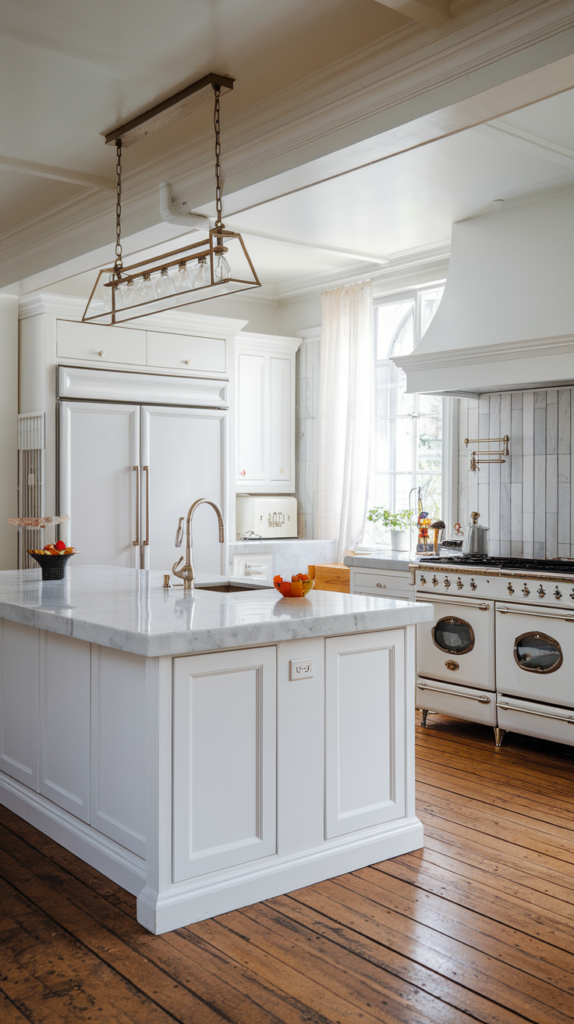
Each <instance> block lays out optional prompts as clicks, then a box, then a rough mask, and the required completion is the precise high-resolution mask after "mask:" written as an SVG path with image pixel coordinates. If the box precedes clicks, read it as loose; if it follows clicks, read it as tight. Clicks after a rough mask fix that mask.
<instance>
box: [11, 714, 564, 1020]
mask: <svg viewBox="0 0 574 1024" xmlns="http://www.w3.org/2000/svg"><path fill="white" fill-rule="evenodd" d="M429 726H430V727H429V728H428V729H427V730H423V729H420V728H418V729H417V747H418V802H419V814H420V817H421V818H422V820H423V821H424V824H425V831H426V847H425V849H424V850H421V851H418V852H416V853H412V854H408V855H406V856H403V857H397V858H396V859H394V860H391V861H386V862H384V863H382V864H376V865H373V866H372V867H368V868H364V869H363V870H361V871H356V872H353V873H352V874H349V875H344V876H342V877H340V878H337V879H333V880H332V881H328V882H323V883H320V884H319V885H314V886H311V887H309V888H307V889H301V890H299V891H297V892H293V893H291V894H289V895H288V896H282V897H279V898H277V899H273V900H269V901H268V902H266V903H260V904H257V905H255V906H252V907H247V908H246V909H244V910H242V911H236V912H234V913H230V914H225V915H223V916H222V917H218V918H216V919H214V920H212V921H205V922H203V923H201V924H198V925H193V926H191V927H189V928H182V929H180V930H179V931H176V932H172V933H170V934H168V935H163V936H152V935H149V934H148V933H147V932H144V931H143V930H142V929H141V928H140V927H139V925H138V924H137V922H136V920H135V899H134V898H133V897H131V896H129V895H128V894H126V893H125V892H124V891H123V890H122V889H120V888H118V887H117V886H115V885H114V884H113V883H112V882H110V881H108V880H107V879H106V878H104V877H103V876H102V875H99V874H98V872H96V871H94V870H93V869H91V868H89V867H88V866H87V865H85V864H83V863H82V862H81V861H79V860H77V859H76V858H75V857H74V856H72V854H70V853H67V852H66V851H65V850H63V849H62V848H61V847H59V846H57V845H56V844H55V843H53V842H52V841H51V840H49V839H47V838H46V837H45V836H43V835H42V834H41V833H40V832H37V831H36V830H35V829H34V828H32V827H31V826H29V825H27V824H26V823H25V822H23V821H22V820H21V819H19V818H17V817H15V816H14V815H13V814H11V813H10V812H9V811H7V810H5V809H4V808H0V908H1V924H0V1021H1V1022H2V1024H12V1022H14V1024H17V1022H24V1021H28V1022H32V1024H44V1022H46V1024H56V1022H57V1024H77V1022H82V1021H101V1022H106V1024H107V1022H113V1024H116V1022H117V1024H124V1022H125V1024H128V1022H133V1024H156V1022H157V1024H168V1022H173V1021H180V1022H182V1024H221V1022H222V1021H228V1022H237V1024H274V1022H283V1024H373V1022H375V1021H376V1022H389V1024H399V1022H402V1024H470V1022H471V1021H483V1022H485V1024H518V1022H523V1021H532V1022H535V1024H562V1022H566V1021H572V1020H574V927H573V920H574V813H573V812H574V786H573V783H574V748H569V747H559V746H556V745H553V744H550V743H543V742H538V741H534V740H528V739H526V738H525V737H520V736H508V737H505V743H504V746H503V747H502V748H501V749H499V750H497V749H496V748H495V746H494V741H493V735H492V730H491V729H485V728H482V727H481V726H474V725H467V724H464V723H461V722H454V721H453V720H452V719H446V718H442V717H440V716H438V715H429Z"/></svg>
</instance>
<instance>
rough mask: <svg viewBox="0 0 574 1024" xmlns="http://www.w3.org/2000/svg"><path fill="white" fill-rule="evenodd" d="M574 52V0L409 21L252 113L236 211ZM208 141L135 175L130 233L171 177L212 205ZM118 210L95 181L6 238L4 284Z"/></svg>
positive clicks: (445, 127) (439, 128) (150, 219)
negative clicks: (432, 21) (425, 22)
mask: <svg viewBox="0 0 574 1024" xmlns="http://www.w3.org/2000/svg"><path fill="white" fill-rule="evenodd" d="M573 52H574V9H573V6H572V3H571V0H553V2H548V0H506V2H503V3H501V2H500V0H484V2H482V3H481V4H479V5H473V6H470V7H461V8H460V9H459V10H457V16H456V18H453V19H451V21H449V22H448V23H447V24H446V25H445V27H444V28H443V29H441V30H437V31H435V30H429V29H426V28H422V27H420V26H417V25H414V24H412V25H409V26H407V27H406V28H404V29H401V30H399V31H398V32H395V33H393V34H392V35H391V36H389V37H387V38H386V39H384V40H383V41H377V42H375V43H373V44H372V45H371V46H369V47H364V48H362V49H360V50H357V51H355V52H354V53H353V54H351V55H349V56H347V57H346V58H344V59H343V60H341V61H338V62H336V63H334V64H332V65H330V66H329V67H326V68H323V69H321V70H320V71H318V72H316V73H315V74H313V75H311V76H307V77H306V78H305V79H302V80H300V81H299V82H297V83H296V84H295V85H292V86H290V87H289V88H287V89H284V90H281V91H280V92H278V93H275V94H272V95H269V96H266V97H265V99H264V100H262V101H260V102H259V103H257V104H254V105H252V106H251V107H250V108H249V109H248V110H247V111H245V113H243V114H241V113H240V114H239V116H238V117H237V118H236V119H235V121H234V124H233V126H232V127H231V128H230V130H229V134H228V142H227V146H226V153H227V160H228V174H227V189H226V197H225V215H226V216H228V217H233V216H235V215H236V214H238V213H239V212H240V211H241V210H245V209H246V208H248V207H249V206H250V205H251V206H252V205H256V204H258V203H261V202H263V201H267V200H269V199H271V198H275V197H276V196H277V195H281V194H285V193H286V192H289V191H293V189H294V188H303V187H307V186H308V185H309V184H313V183H316V182H317V181H319V180H324V179H325V178H328V177H332V176H333V173H336V174H339V173H346V172H347V171H348V170H351V169H353V168H354V167H357V166H364V165H365V164H368V163H371V162H376V161H378V160H381V159H385V158H387V157H388V156H392V155H394V154H395V153H397V152H404V151H406V150H408V149H412V148H414V147H415V146H418V145H423V144H425V143H426V142H428V141H432V140H433V139H435V138H441V137H444V136H445V135H448V134H451V133H452V132H453V131H459V130H462V129H463V128H466V127H469V126H471V125H472V124H479V123H481V122H483V121H486V120H490V119H492V118H493V117H497V116H501V115H502V114H503V113H504V112H507V109H512V108H515V107H517V106H521V105H525V104H527V103H529V102H534V101H536V100H537V99H540V98H542V97H543V96H547V95H551V94H553V93H554V92H560V91H564V90H565V89H567V88H571V87H574V58H573V57H572V56H571V55H572V53H573ZM498 87H504V97H503V98H500V103H503V102H504V103H506V104H510V105H511V106H510V107H508V108H505V110H500V109H497V108H496V104H497V102H498V94H497V88H498ZM519 96H520V99H519V98H518V97H519ZM194 150H195V154H196V156H195V158H194V159H192V160H190V158H189V142H188V141H186V143H185V144H182V145H180V146H177V147H174V148H172V149H171V150H170V151H168V152H167V153H165V154H163V155H162V156H161V157H160V158H157V159H155V160H152V161H149V162H148V163H146V164H145V165H142V166H140V167H139V168H138V169H136V170H134V171H130V174H129V176H127V180H126V187H125V193H124V210H125V226H126V233H127V234H131V233H135V232H136V231H140V230H143V229H145V228H147V227H149V226H150V225H151V224H153V223H155V222H156V221H157V219H158V204H157V182H158V181H159V180H160V179H164V180H169V181H170V182H171V183H172V185H173V187H174V188H175V189H180V190H181V192H182V194H183V195H185V197H186V198H187V201H188V207H189V208H190V209H196V210H198V212H202V213H210V212H212V211H211V183H212V162H213V158H212V154H211V133H210V132H205V133H202V134H200V135H198V136H196V138H195V139H194ZM335 153H336V157H335V156H334V154H335ZM191 182H193V187H191V184H190V183H191ZM108 207H109V202H108V200H107V199H106V198H105V197H104V196H102V193H97V194H95V193H94V191H92V190H89V191H86V193H84V195H83V196H80V197H79V198H76V199H74V200H73V201H70V202H69V203H64V204H61V205H60V206H58V207H55V208H53V209H52V210H50V211H48V212H47V213H46V214H44V215H43V216H41V217H36V218H34V219H33V220H31V221H29V222H27V223H26V224H23V225H20V226H19V227H18V228H17V229H15V230H14V231H10V232H6V233H5V234H3V235H1V236H0V287H1V286H3V285H8V284H10V283H12V282H14V281H18V280H20V279H21V278H24V277H28V276H30V275H31V274H34V273H37V272H39V271H40V270H42V269H45V268H46V267H48V266H51V265H55V264H58V263H62V262H64V261H66V260H69V259H70V258H72V257H73V256H75V255H81V254H83V253H85V252H86V251H89V250H90V249H94V248H96V247H98V246H100V245H104V244H105V243H106V242H107V241H108V239H109V237H110V236H111V235H113V229H112V214H113V211H111V210H110V209H109V208H108Z"/></svg>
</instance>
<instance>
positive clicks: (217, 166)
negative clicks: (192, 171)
mask: <svg viewBox="0 0 574 1024" xmlns="http://www.w3.org/2000/svg"><path fill="white" fill-rule="evenodd" d="M213 91H214V92H215V109H214V112H213V126H214V128H215V209H216V213H217V217H216V221H215V227H216V228H223V227H224V224H223V221H222V219H221V218H222V216H223V207H222V204H221V122H220V119H219V115H220V108H219V98H220V96H221V88H220V86H219V85H216V86H215V87H214V90H213Z"/></svg>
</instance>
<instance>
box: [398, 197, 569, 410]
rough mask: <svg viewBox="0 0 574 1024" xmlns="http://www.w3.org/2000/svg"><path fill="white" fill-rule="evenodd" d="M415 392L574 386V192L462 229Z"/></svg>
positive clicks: (415, 366)
mask: <svg viewBox="0 0 574 1024" xmlns="http://www.w3.org/2000/svg"><path fill="white" fill-rule="evenodd" d="M393 362H394V363H396V365H397V366H400V367H401V368H402V369H403V370H405V372H406V375H407V390H408V391H410V392H417V391H418V392H434V393H439V394H447V395H448V394H450V395H459V396H467V395H476V394H477V393H482V392H487V391H503V390H509V389H515V388H528V387H534V386H536V387H541V386H552V385H556V384H561V383H566V382H568V383H569V384H572V383H573V382H574V191H571V190H568V192H562V193H561V194H560V195H553V196H551V197H546V198H545V199H543V200H537V201H536V202H528V203H522V204H520V205H512V206H509V207H505V208H503V209H502V210H500V212H499V211H495V212H493V213H489V214H485V215H484V216H482V217H474V218H472V219H470V220H464V221H459V222H458V223H456V224H454V225H453V233H452V247H451V257H450V267H449V272H448V279H447V284H446V288H445V291H444V295H443V298H442V302H441V304H440V306H439V308H438V310H437V312H436V314H435V317H434V319H433V321H432V323H431V325H430V327H429V329H428V331H427V332H426V334H425V335H424V337H423V338H422V339H421V341H420V343H419V345H417V347H416V349H415V350H414V352H413V353H411V355H408V356H397V357H396V358H395V359H394V360H393Z"/></svg>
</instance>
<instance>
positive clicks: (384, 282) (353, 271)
mask: <svg viewBox="0 0 574 1024" xmlns="http://www.w3.org/2000/svg"><path fill="white" fill-rule="evenodd" d="M449 257H450V241H442V242H437V243H436V244H434V245H422V246H418V247H417V248H415V249H405V250H404V252H398V253H393V254H392V255H391V256H390V257H389V263H388V265H387V266H386V267H381V266H379V265H378V264H376V263H359V264H357V263H354V264H351V265H348V266H345V267H337V268H336V269H335V270H326V271H321V272H320V273H318V274H308V275H307V276H305V277H297V278H292V279H291V280H290V281H285V282H283V283H282V284H279V285H275V288H274V294H275V296H276V299H277V302H278V304H279V305H280V306H281V305H285V304H286V303H288V302H293V300H295V299H299V298H304V297H311V296H313V295H320V294H321V293H322V292H324V291H326V290H328V289H330V288H336V287H337V286H341V287H342V286H344V285H351V284H360V283H361V282H362V281H369V280H372V282H373V297H374V298H377V297H378V296H380V295H385V294H388V293H389V292H393V291H400V290H401V289H404V288H414V287H416V286H417V285H420V284H427V283H428V282H429V281H431V280H432V281H442V280H444V279H445V278H446V275H447V271H448V262H449Z"/></svg>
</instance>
